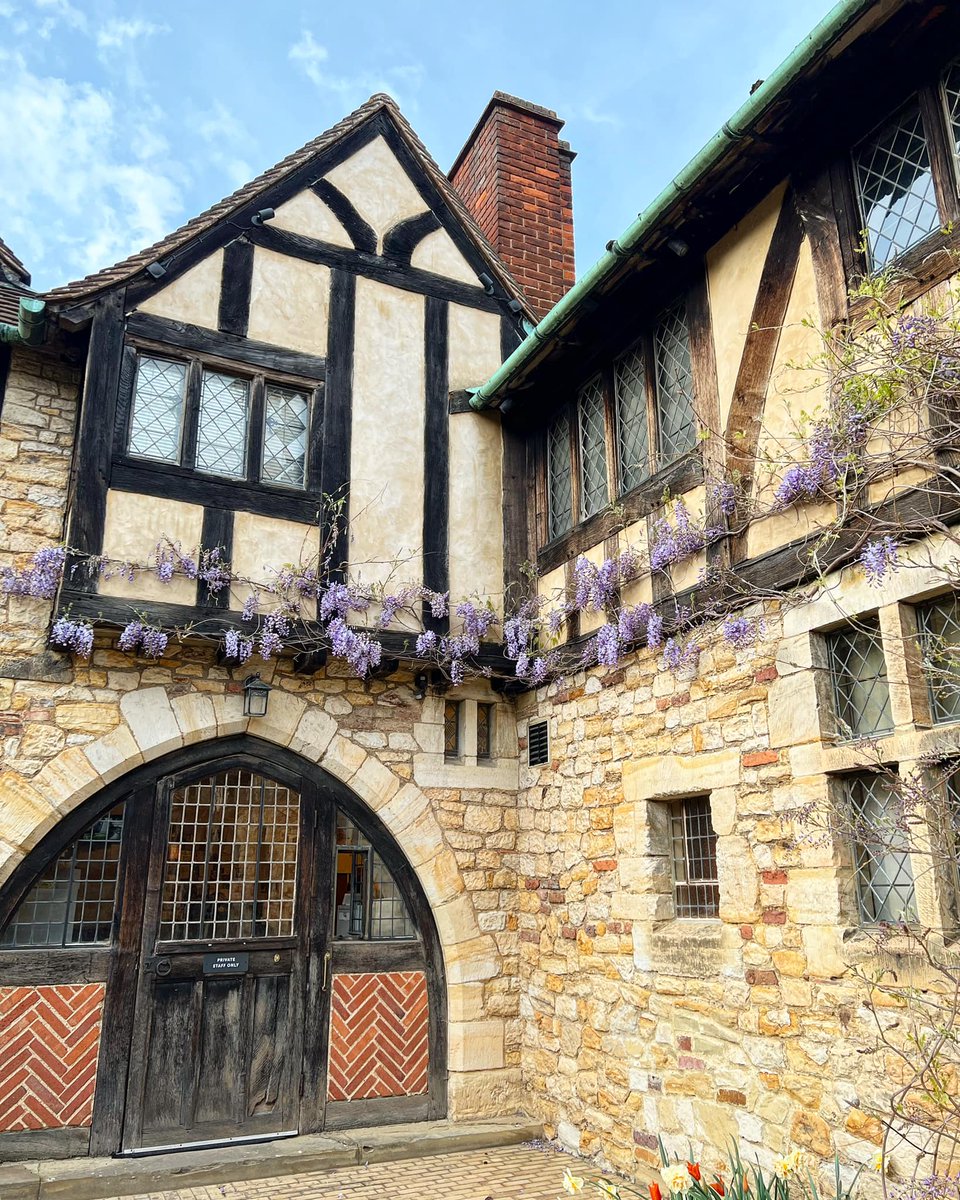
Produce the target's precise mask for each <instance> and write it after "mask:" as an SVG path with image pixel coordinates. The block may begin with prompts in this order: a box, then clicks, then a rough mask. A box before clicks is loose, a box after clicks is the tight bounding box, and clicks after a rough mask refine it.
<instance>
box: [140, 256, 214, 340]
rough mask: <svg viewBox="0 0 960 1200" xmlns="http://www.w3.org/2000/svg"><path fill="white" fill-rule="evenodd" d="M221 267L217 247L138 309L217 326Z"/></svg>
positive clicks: (206, 326)
mask: <svg viewBox="0 0 960 1200" xmlns="http://www.w3.org/2000/svg"><path fill="white" fill-rule="evenodd" d="M222 271H223V251H222V250H215V251H214V252H213V254H211V255H209V256H208V257H207V258H203V259H201V260H200V262H198V263H197V265H196V266H195V267H191V268H190V270H189V271H184V273H183V274H182V275H181V276H179V278H177V279H175V280H174V281H173V283H168V284H167V286H166V287H165V288H161V289H160V291H159V292H154V294H153V295H152V296H150V297H149V299H147V300H144V302H143V303H142V304H141V305H140V309H139V311H140V312H145V313H151V314H152V315H153V316H155V317H168V318H169V319H170V320H171V321H186V322H187V324H189V325H202V326H203V328H204V329H216V328H217V315H218V313H219V311H220V276H221V273H222Z"/></svg>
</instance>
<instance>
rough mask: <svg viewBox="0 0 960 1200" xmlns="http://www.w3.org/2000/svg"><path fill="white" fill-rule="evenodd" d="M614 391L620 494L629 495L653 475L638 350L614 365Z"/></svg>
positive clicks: (644, 385) (643, 371) (643, 376)
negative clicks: (625, 493) (632, 489)
mask: <svg viewBox="0 0 960 1200" xmlns="http://www.w3.org/2000/svg"><path fill="white" fill-rule="evenodd" d="M613 392H614V399H615V401H616V410H617V458H618V463H619V469H620V491H621V492H629V491H630V490H631V488H635V487H636V486H637V485H638V484H640V483H642V482H643V480H644V479H646V478H647V476H648V475H649V474H650V438H649V432H648V430H647V375H646V368H645V365H644V361H643V356H642V355H641V353H640V350H639V348H637V347H634V349H632V350H628V351H627V353H626V354H622V355H621V356H620V357H619V358H618V359H617V361H616V362H615V363H614V365H613Z"/></svg>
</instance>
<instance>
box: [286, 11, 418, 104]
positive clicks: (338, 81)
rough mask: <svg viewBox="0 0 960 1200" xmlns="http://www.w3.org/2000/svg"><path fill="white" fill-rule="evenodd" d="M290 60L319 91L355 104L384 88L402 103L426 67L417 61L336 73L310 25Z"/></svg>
mask: <svg viewBox="0 0 960 1200" xmlns="http://www.w3.org/2000/svg"><path fill="white" fill-rule="evenodd" d="M288 57H289V58H290V60H291V62H295V63H299V65H300V67H301V68H302V70H303V73H304V74H305V75H306V77H307V78H308V79H309V80H310V81H311V82H312V83H313V84H315V85H316V87H318V88H319V89H320V90H321V91H326V92H330V93H332V94H333V95H335V96H336V97H337V98H338V100H339V102H340V104H341V105H342V106H345V107H348V108H354V107H356V105H358V104H360V103H361V102H362V101H364V100H366V99H367V97H368V96H372V95H373V93H374V92H387V93H388V95H390V96H393V98H394V99H395V100H396V101H397V102H398V103H402V97H403V96H406V97H407V98H408V99H409V97H410V95H411V93H413V92H415V91H416V90H417V89H418V88H419V87H420V85H421V83H422V82H423V78H424V74H425V70H424V67H423V66H422V65H420V64H419V63H405V64H400V65H397V66H390V67H388V68H387V69H386V70H385V71H383V72H379V71H377V72H373V71H366V70H364V71H358V72H357V73H356V74H354V75H337V74H334V73H333V72H331V71H329V70H328V69H327V68H326V66H325V64H326V62H327V60H328V59H329V57H330V54H329V51H328V50H327V48H326V46H323V45H321V44H320V43H319V42H318V41H317V39H316V38H315V37H314V36H313V34H312V32H311V31H310V30H309V29H305V30H304V31H303V33H301V35H300V38H299V40H298V41H296V42H294V43H293V45H292V46H291V47H290V50H289V52H288Z"/></svg>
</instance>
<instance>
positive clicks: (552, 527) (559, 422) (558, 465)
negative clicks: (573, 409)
mask: <svg viewBox="0 0 960 1200" xmlns="http://www.w3.org/2000/svg"><path fill="white" fill-rule="evenodd" d="M547 511H548V521H547V527H548V539H549V540H550V541H553V539H554V538H556V537H559V536H560V535H561V534H562V533H566V532H567V530H568V529H569V528H570V524H571V521H572V519H573V478H572V472H571V470H570V422H569V421H568V420H567V418H566V417H565V416H561V417H558V418H557V419H556V420H555V421H554V422H553V423H552V425H551V426H550V428H549V429H548V431H547Z"/></svg>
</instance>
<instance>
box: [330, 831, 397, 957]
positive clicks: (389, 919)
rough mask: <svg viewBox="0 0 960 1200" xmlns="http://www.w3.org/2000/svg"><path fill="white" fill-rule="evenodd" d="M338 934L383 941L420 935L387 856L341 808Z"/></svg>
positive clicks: (343, 936) (345, 936)
mask: <svg viewBox="0 0 960 1200" xmlns="http://www.w3.org/2000/svg"><path fill="white" fill-rule="evenodd" d="M336 856H337V863H336V867H337V869H336V894H335V896H334V935H335V936H336V937H337V938H344V939H363V940H366V941H373V942H382V941H396V940H399V939H401V938H414V937H416V929H415V928H414V925H413V921H412V920H411V919H410V914H409V912H408V911H407V906H406V904H405V903H404V901H403V897H402V896H401V894H400V889H399V888H398V887H397V883H396V881H395V880H394V878H393V876H392V875H391V874H390V872H389V870H388V869H387V867H386V865H385V864H384V861H383V859H382V858H381V857H380V855H379V854H378V853H377V852H376V850H374V849H373V847H372V846H371V845H370V843H369V842H368V841H367V839H366V838H365V837H364V835H363V834H362V833H361V832H360V830H359V829H358V828H357V827H356V825H354V823H353V822H352V821H351V820H350V819H349V817H346V816H344V814H343V813H342V812H339V811H338V812H337V848H336Z"/></svg>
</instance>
